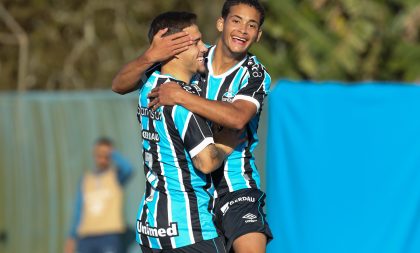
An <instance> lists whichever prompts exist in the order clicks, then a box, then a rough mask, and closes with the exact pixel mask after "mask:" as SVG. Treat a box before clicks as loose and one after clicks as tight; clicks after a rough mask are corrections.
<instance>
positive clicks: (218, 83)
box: [139, 46, 271, 198]
mask: <svg viewBox="0 0 420 253" xmlns="http://www.w3.org/2000/svg"><path fill="white" fill-rule="evenodd" d="M208 47H209V50H208V52H207V55H206V56H205V57H206V73H204V74H201V75H198V74H197V75H196V76H195V77H194V78H193V80H191V85H192V86H193V87H196V89H197V90H198V92H199V95H200V96H201V97H204V98H206V99H209V100H218V101H223V102H230V103H232V102H234V101H235V100H246V101H249V102H251V103H253V104H255V106H256V108H257V113H256V114H255V115H254V117H253V118H252V119H251V120H250V121H249V122H248V124H247V125H246V134H247V137H248V141H247V142H246V143H244V144H242V145H240V146H238V147H236V148H235V150H234V151H233V153H232V154H231V155H230V156H229V157H228V159H227V160H226V161H225V163H224V164H223V166H222V167H221V168H219V169H217V170H216V171H215V172H213V173H212V174H211V177H212V181H213V184H214V188H215V191H214V197H216V198H217V197H218V196H221V195H223V194H226V193H228V192H234V191H237V190H241V189H246V188H256V189H259V188H260V175H259V173H258V169H257V166H256V164H255V156H254V150H255V148H256V146H257V145H258V135H257V130H258V123H259V119H260V115H261V111H262V107H263V102H264V99H265V97H266V96H267V95H268V93H269V90H270V84H271V77H270V75H269V74H268V72H267V70H266V68H265V67H264V66H263V65H262V64H261V63H260V62H259V61H258V59H257V57H256V56H254V55H252V54H249V53H248V54H247V56H246V57H245V58H244V59H243V60H242V61H240V62H239V63H237V64H236V65H235V66H233V67H232V68H231V69H230V70H228V71H227V72H225V73H223V74H221V75H215V74H214V73H213V68H212V65H211V63H212V61H213V56H214V50H215V46H208ZM160 67H161V66H160V64H159V63H157V64H155V65H153V66H152V67H151V68H149V69H148V70H147V71H146V73H145V74H144V75H143V76H142V79H141V80H140V82H139V86H140V87H141V86H142V85H143V84H144V82H145V81H146V80H147V78H148V77H149V76H150V75H151V74H152V73H154V71H158V70H160ZM232 117H234V115H232Z"/></svg>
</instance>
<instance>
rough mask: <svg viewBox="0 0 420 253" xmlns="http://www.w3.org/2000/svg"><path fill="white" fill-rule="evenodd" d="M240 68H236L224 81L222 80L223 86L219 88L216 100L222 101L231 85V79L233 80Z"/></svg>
mask: <svg viewBox="0 0 420 253" xmlns="http://www.w3.org/2000/svg"><path fill="white" fill-rule="evenodd" d="M239 69H240V68H237V69H236V70H235V71H233V72H232V73H231V74H230V75H228V76H227V77H226V78H225V80H223V84H222V85H221V86H220V89H219V93H218V94H217V100H218V101H222V98H223V95H224V94H225V93H226V92H228V90H229V87H230V85H231V84H232V81H233V79H234V78H235V76H236V74H237V73H238V71H239Z"/></svg>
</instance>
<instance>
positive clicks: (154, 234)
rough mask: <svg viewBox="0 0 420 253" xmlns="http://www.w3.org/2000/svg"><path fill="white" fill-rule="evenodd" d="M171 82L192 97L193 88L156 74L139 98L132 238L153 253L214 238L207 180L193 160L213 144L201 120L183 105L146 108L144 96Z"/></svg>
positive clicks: (209, 179)
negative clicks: (139, 172) (137, 194)
mask: <svg viewBox="0 0 420 253" xmlns="http://www.w3.org/2000/svg"><path fill="white" fill-rule="evenodd" d="M168 81H175V82H177V83H178V84H179V85H181V86H182V87H183V88H184V89H185V90H187V91H188V92H191V93H195V94H197V90H196V89H195V87H193V86H191V85H188V84H185V83H183V82H181V81H177V80H175V79H173V78H171V77H170V76H167V75H161V74H160V73H159V71H154V72H153V73H151V74H150V76H149V78H148V80H147V81H146V82H145V83H144V85H143V86H142V88H141V89H140V93H139V103H138V111H137V117H138V120H139V122H140V125H141V135H142V139H143V140H142V146H143V152H142V154H143V161H144V173H145V176H146V190H145V194H144V196H143V199H142V201H141V203H140V206H139V210H138V213H137V223H136V231H137V233H136V239H137V242H138V243H140V244H141V245H143V246H145V247H149V248H154V249H174V248H179V247H183V246H187V245H191V244H194V243H197V242H199V241H202V240H210V239H213V238H216V237H217V236H218V233H217V231H216V228H215V226H214V224H213V221H212V218H213V215H212V213H211V206H212V201H213V199H212V195H211V194H210V193H209V191H208V190H209V188H210V187H211V186H212V185H211V178H210V176H209V175H205V174H203V173H201V172H200V171H198V170H196V169H195V168H194V167H193V163H192V160H191V159H192V158H193V157H194V156H195V155H197V154H198V153H200V152H201V151H202V150H203V149H204V148H205V147H206V146H208V145H209V144H211V143H214V141H213V137H212V132H211V129H210V127H209V125H208V124H207V122H206V120H205V119H203V118H202V117H200V116H198V115H195V114H193V113H191V112H190V111H188V110H187V109H185V108H184V107H182V106H161V107H159V109H157V110H156V111H152V110H151V109H149V108H148V107H147V104H148V103H149V102H150V101H149V99H148V98H147V94H148V93H149V92H150V91H151V90H152V89H153V88H155V87H158V86H160V85H165V84H164V83H166V82H168Z"/></svg>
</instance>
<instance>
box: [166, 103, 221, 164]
mask: <svg viewBox="0 0 420 253" xmlns="http://www.w3.org/2000/svg"><path fill="white" fill-rule="evenodd" d="M173 110H174V111H173V113H172V117H173V120H174V123H175V127H176V129H177V130H178V132H179V135H180V136H181V139H182V141H183V142H184V147H185V149H186V150H187V151H188V153H189V154H190V156H191V158H193V157H194V156H196V155H197V154H199V153H200V152H201V151H203V150H204V149H205V148H206V147H207V146H208V145H210V144H213V143H214V140H213V133H212V131H211V129H210V126H209V125H208V124H207V121H206V120H205V119H204V118H202V117H200V116H199V115H196V114H194V113H192V112H190V111H188V110H187V109H185V108H184V107H182V106H174V108H173Z"/></svg>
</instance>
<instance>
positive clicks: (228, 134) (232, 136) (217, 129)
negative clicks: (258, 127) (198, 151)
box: [212, 124, 248, 155]
mask: <svg viewBox="0 0 420 253" xmlns="http://www.w3.org/2000/svg"><path fill="white" fill-rule="evenodd" d="M212 130H213V139H214V142H215V143H217V144H219V145H223V147H224V148H223V149H224V150H225V152H226V153H227V154H228V155H229V154H230V153H232V152H233V150H234V149H235V147H237V146H238V145H239V144H242V143H244V142H246V141H247V140H248V136H247V135H246V134H244V132H245V130H244V129H241V130H234V129H230V128H226V127H222V126H219V125H217V124H213V127H212Z"/></svg>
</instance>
